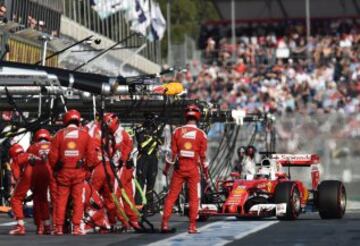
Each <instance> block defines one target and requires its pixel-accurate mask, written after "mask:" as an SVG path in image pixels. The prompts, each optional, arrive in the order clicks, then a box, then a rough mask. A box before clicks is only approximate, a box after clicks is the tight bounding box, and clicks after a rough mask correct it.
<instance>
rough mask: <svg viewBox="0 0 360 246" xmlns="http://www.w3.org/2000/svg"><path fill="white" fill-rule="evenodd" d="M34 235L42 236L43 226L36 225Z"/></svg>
mask: <svg viewBox="0 0 360 246" xmlns="http://www.w3.org/2000/svg"><path fill="white" fill-rule="evenodd" d="M36 234H38V235H43V234H44V225H43V224H40V225H38V227H37V228H36Z"/></svg>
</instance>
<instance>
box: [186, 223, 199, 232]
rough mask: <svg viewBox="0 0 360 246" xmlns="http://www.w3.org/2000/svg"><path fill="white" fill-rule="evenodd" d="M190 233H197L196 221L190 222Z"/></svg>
mask: <svg viewBox="0 0 360 246" xmlns="http://www.w3.org/2000/svg"><path fill="white" fill-rule="evenodd" d="M188 233H189V234H195V233H197V229H196V224H195V223H190V224H189V227H188Z"/></svg>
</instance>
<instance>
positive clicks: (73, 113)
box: [63, 109, 81, 125]
mask: <svg viewBox="0 0 360 246" xmlns="http://www.w3.org/2000/svg"><path fill="white" fill-rule="evenodd" d="M80 119H81V115H80V113H79V111H77V110H76V109H70V110H69V111H67V112H66V113H65V115H64V119H63V122H64V125H68V124H69V122H70V121H72V120H74V121H78V122H80Z"/></svg>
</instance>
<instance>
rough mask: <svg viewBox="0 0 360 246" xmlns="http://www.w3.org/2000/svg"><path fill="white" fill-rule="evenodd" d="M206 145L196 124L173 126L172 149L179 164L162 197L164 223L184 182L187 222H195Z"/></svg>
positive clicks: (203, 136) (205, 166) (203, 134)
mask: <svg viewBox="0 0 360 246" xmlns="http://www.w3.org/2000/svg"><path fill="white" fill-rule="evenodd" d="M206 149H207V137H206V134H205V132H203V131H202V130H200V129H199V128H197V126H196V125H195V124H187V125H184V126H182V127H179V128H176V129H175V130H174V133H173V136H172V141H171V151H172V155H173V160H175V159H176V158H177V160H178V164H177V165H176V167H175V170H174V172H173V176H172V179H171V184H170V189H169V192H168V195H167V197H166V200H165V204H164V214H163V224H167V223H168V221H169V219H170V216H171V213H172V209H173V206H174V203H175V201H176V200H177V198H178V196H179V193H180V192H181V190H182V187H183V184H184V182H187V186H188V189H189V190H188V191H189V205H190V208H189V219H190V224H194V225H195V222H196V218H197V214H198V208H199V196H198V194H199V186H200V172H199V164H200V165H201V166H202V167H203V169H205V170H207V163H206ZM167 166H168V164H167ZM167 169H168V167H167Z"/></svg>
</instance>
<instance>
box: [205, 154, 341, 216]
mask: <svg viewBox="0 0 360 246" xmlns="http://www.w3.org/2000/svg"><path fill="white" fill-rule="evenodd" d="M318 163H319V157H318V156H317V155H315V154H301V155H299V154H297V155H290V154H272V155H270V158H265V159H263V160H262V161H261V163H260V164H259V165H258V170H257V175H256V176H255V178H254V179H253V180H244V179H240V178H239V175H238V174H237V175H235V174H232V179H231V180H225V181H221V182H218V183H217V187H216V191H215V192H211V193H208V194H206V196H205V200H206V203H203V204H201V208H200V210H199V220H200V221H204V220H206V219H207V218H208V217H210V216H236V217H238V218H249V217H253V218H254V217H259V218H261V217H270V216H276V217H277V218H278V219H281V220H295V219H296V218H297V217H298V216H299V214H300V213H303V212H306V211H313V212H315V211H318V212H319V214H320V217H321V218H322V219H332V218H337V219H340V218H342V217H343V215H344V213H345V209H346V191H345V187H344V185H343V183H342V182H340V181H337V180H325V181H322V182H321V183H320V184H319V180H320V174H319V170H318V167H317V166H318V165H317V164H318ZM297 166H305V167H311V182H312V185H311V186H312V187H311V188H309V189H308V188H306V187H305V185H304V183H303V182H302V181H300V180H291V179H290V178H289V174H286V172H284V171H283V169H285V168H284V167H288V168H289V170H290V167H297Z"/></svg>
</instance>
